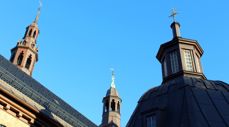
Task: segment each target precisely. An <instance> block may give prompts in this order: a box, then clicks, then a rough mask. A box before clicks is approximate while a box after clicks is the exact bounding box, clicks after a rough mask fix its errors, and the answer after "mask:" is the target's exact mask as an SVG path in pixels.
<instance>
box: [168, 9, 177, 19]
mask: <svg viewBox="0 0 229 127" xmlns="http://www.w3.org/2000/svg"><path fill="white" fill-rule="evenodd" d="M177 14H178V13H177V11H176V9H175V8H173V9H172V13H171V15H170V16H169V17H172V18H173V21H174V22H176V16H177Z"/></svg>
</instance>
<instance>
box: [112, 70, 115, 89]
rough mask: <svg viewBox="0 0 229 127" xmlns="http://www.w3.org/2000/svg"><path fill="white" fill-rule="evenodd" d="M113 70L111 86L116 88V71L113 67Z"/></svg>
mask: <svg viewBox="0 0 229 127" xmlns="http://www.w3.org/2000/svg"><path fill="white" fill-rule="evenodd" d="M111 71H112V78H111V87H112V88H115V72H114V69H111Z"/></svg>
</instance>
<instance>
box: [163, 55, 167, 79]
mask: <svg viewBox="0 0 229 127" xmlns="http://www.w3.org/2000/svg"><path fill="white" fill-rule="evenodd" d="M166 62H167V61H166V58H165V59H164V61H163V70H164V76H165V77H166V76H168V70H167V63H166Z"/></svg>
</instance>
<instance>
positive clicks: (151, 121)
mask: <svg viewBox="0 0 229 127" xmlns="http://www.w3.org/2000/svg"><path fill="white" fill-rule="evenodd" d="M146 127H156V117H155V115H151V116H148V117H147V118H146Z"/></svg>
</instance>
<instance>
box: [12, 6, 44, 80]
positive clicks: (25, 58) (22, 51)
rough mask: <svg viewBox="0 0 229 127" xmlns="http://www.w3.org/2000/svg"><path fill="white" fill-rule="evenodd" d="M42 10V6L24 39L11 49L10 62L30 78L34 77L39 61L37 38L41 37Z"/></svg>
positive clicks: (27, 29)
mask: <svg viewBox="0 0 229 127" xmlns="http://www.w3.org/2000/svg"><path fill="white" fill-rule="evenodd" d="M40 9H41V6H40V7H39V8H38V12H37V16H36V18H35V20H34V21H33V22H32V24H30V25H29V26H28V27H27V28H26V32H25V35H24V37H23V39H22V40H20V41H18V42H17V45H16V46H15V47H14V48H13V49H11V58H10V61H11V62H12V63H13V64H14V65H16V66H17V67H18V68H20V69H21V70H22V71H24V72H25V73H26V74H28V75H30V76H32V73H33V69H34V65H35V63H36V62H37V61H38V47H37V38H38V35H39V28H38V20H39V17H40Z"/></svg>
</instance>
